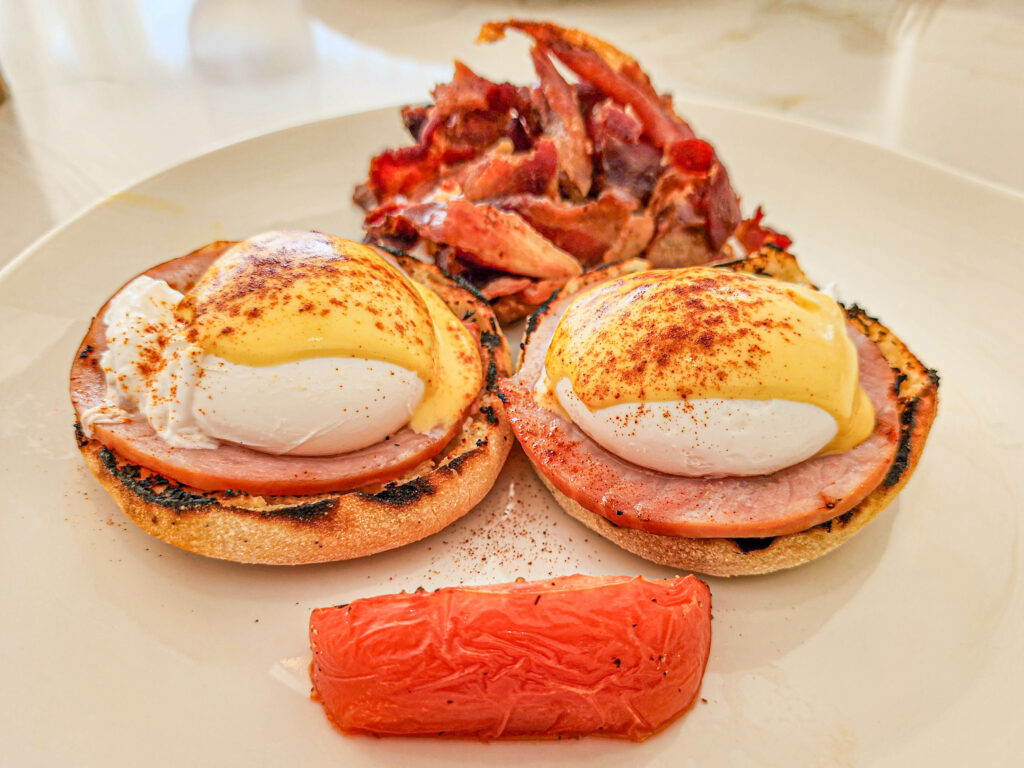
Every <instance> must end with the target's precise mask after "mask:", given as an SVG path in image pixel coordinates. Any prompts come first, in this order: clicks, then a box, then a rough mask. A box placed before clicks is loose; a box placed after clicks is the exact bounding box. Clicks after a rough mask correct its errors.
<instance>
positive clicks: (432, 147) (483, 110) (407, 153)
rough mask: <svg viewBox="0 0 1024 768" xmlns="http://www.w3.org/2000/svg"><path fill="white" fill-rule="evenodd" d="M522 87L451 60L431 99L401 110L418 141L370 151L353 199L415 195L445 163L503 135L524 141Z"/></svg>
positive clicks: (433, 180) (462, 159)
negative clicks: (448, 74)
mask: <svg viewBox="0 0 1024 768" xmlns="http://www.w3.org/2000/svg"><path fill="white" fill-rule="evenodd" d="M524 93H525V89H520V88H517V87H516V86H514V85H511V84H510V83H492V82H491V81H490V80H487V79H485V78H482V77H480V76H479V75H477V74H476V73H475V72H473V70H471V69H470V68H469V67H467V66H466V65H465V64H463V63H462V62H460V61H456V62H455V75H454V77H453V78H452V81H451V82H450V83H443V84H441V85H439V86H437V87H436V88H435V89H434V92H433V96H434V105H433V106H432V107H429V108H427V109H426V110H425V111H416V112H407V113H406V115H405V118H406V121H407V125H409V128H410V131H412V132H413V133H414V135H416V136H417V143H416V144H413V145H412V146H409V147H400V148H398V149H389V150H385V151H384V152H382V153H381V154H379V155H377V156H376V157H374V158H373V159H372V160H371V161H370V173H369V179H368V180H367V184H366V189H365V190H363V191H357V196H356V202H357V203H359V204H360V205H362V206H363V207H364V208H365V207H367V206H368V205H371V204H372V203H373V202H374V201H375V202H377V203H386V202H388V201H390V200H393V199H394V198H395V197H397V196H399V195H402V196H405V197H414V196H415V195H416V193H417V192H418V191H421V190H423V189H425V188H429V187H431V186H433V185H434V184H435V183H436V180H437V179H438V177H439V176H441V175H442V172H443V170H444V167H445V166H451V165H455V164H458V163H462V162H465V161H467V160H471V159H473V158H474V157H476V156H478V155H480V154H481V153H483V152H484V151H485V150H486V149H487V148H488V147H490V146H491V145H492V144H493V143H494V142H496V141H497V140H498V139H500V138H502V137H510V138H511V137H515V138H519V139H520V141H523V139H522V137H520V136H519V133H521V132H522V125H521V122H520V120H519V117H518V115H519V114H520V108H522V111H528V110H527V109H526V108H527V107H528V105H529V98H528V96H527V95H524Z"/></svg>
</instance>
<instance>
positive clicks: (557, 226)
mask: <svg viewBox="0 0 1024 768" xmlns="http://www.w3.org/2000/svg"><path fill="white" fill-rule="evenodd" d="M498 205H499V206H500V207H501V208H502V209H503V210H508V211H515V212H516V213H518V214H519V215H520V216H522V217H523V218H524V219H525V220H526V221H527V223H528V224H529V225H530V226H531V227H533V228H534V229H536V230H537V231H538V232H540V233H541V234H542V235H544V237H546V238H548V239H549V240H550V241H551V242H553V243H554V244H555V245H557V246H558V247H559V248H561V249H563V250H564V251H567V252H568V253H571V254H572V255H573V256H575V257H576V258H577V259H579V260H580V261H582V262H583V263H584V264H597V263H600V261H601V260H602V258H603V257H604V255H605V253H606V252H607V251H608V249H609V248H611V247H612V245H613V244H614V243H615V242H616V240H618V237H619V233H620V231H621V230H622V227H623V225H624V224H625V223H626V220H627V219H629V216H630V214H631V213H633V211H635V210H636V208H637V201H636V200H635V199H634V198H632V197H629V196H628V195H624V194H622V193H621V192H616V191H611V190H606V191H605V192H602V193H601V196H600V197H599V198H598V199H597V200H592V201H589V202H587V203H585V204H583V205H572V204H571V203H565V202H562V201H559V200H549V199H546V198H542V197H536V196H534V195H515V196H513V197H507V198H505V199H504V200H502V201H500V203H498Z"/></svg>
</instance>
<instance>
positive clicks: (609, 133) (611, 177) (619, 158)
mask: <svg viewBox="0 0 1024 768" xmlns="http://www.w3.org/2000/svg"><path fill="white" fill-rule="evenodd" d="M587 128H588V130H589V132H590V137H591V140H592V141H593V146H594V160H595V165H596V166H597V169H598V183H599V185H600V187H601V188H602V189H608V188H613V189H622V190H624V191H626V192H629V193H630V194H631V195H633V197H635V198H636V199H637V200H639V201H640V202H642V203H646V202H647V201H648V200H649V199H650V197H651V193H652V192H653V191H654V186H655V184H657V182H658V177H659V176H660V175H661V172H662V170H663V169H662V165H661V156H662V153H661V152H660V151H659V150H658V149H657V148H656V147H654V146H653V145H651V144H648V143H646V142H643V141H641V140H640V135H641V134H642V133H643V126H642V125H641V124H640V121H639V120H637V119H636V118H635V117H633V116H632V115H630V114H629V113H627V112H626V111H625V110H624V109H622V108H621V107H620V106H618V105H617V104H615V103H614V102H613V101H612V100H611V99H605V100H604V101H602V102H600V103H599V104H597V105H596V106H595V107H594V108H593V109H592V110H591V111H590V113H589V115H588V118H587Z"/></svg>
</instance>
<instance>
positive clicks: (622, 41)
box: [0, 0, 1024, 263]
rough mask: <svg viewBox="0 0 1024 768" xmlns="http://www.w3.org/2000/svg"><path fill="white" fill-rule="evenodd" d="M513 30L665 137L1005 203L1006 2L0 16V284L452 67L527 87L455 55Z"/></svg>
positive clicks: (317, 7) (305, 8) (1019, 81)
mask: <svg viewBox="0 0 1024 768" xmlns="http://www.w3.org/2000/svg"><path fill="white" fill-rule="evenodd" d="M512 15H515V16H519V17H525V18H541V19H546V20H553V21H556V22H560V23H563V24H566V25H569V26H575V27H580V28H582V29H585V30H587V31H589V32H592V33H594V34H597V35H598V36H600V37H604V38H607V39H608V40H610V41H611V42H613V43H614V44H615V45H617V46H618V47H621V48H622V49H624V50H625V51H627V52H629V53H631V54H633V55H634V56H635V57H636V58H637V59H638V60H639V62H640V64H641V65H642V66H643V67H644V68H645V69H646V70H647V71H648V73H649V74H650V75H651V77H652V79H653V81H654V84H655V86H656V87H657V88H658V89H659V90H662V91H668V92H672V93H674V94H675V96H676V102H677V106H678V108H679V111H680V113H681V114H683V115H684V116H685V115H686V102H687V101H702V102H713V103H716V104H724V105H729V106H735V107H739V108H743V109H749V110H756V111H761V112H766V113H771V114H775V115H780V116H783V117H785V118H789V119H793V120H798V121H802V122H807V123H812V124H815V125H818V126H821V127H825V128H828V129H832V130H836V131H839V132H841V133H844V134H847V135H852V136H855V137H858V138H861V139H864V140H866V141H869V142H872V143H875V144H878V145H881V146H884V147H888V148H891V149H894V150H897V151H900V152H904V153H907V154H911V155H913V156H916V157H919V158H922V159H924V160H927V161H930V162H933V163H937V164H940V165H943V166H946V167H948V168H950V169H952V170H955V171H957V172H961V173H965V174H968V175H971V176H974V177H976V178H978V179H980V180H983V181H985V182H988V183H992V184H996V185H999V186H1002V187H1004V188H1008V189H1011V190H1013V191H1015V192H1016V193H1024V150H1022V142H1021V138H1020V134H1021V126H1022V125H1024V3H1021V2H1019V1H1018V0H992V2H969V1H968V0H951V1H950V2H942V1H941V0H874V1H870V2H869V1H866V0H859V1H857V2H854V1H852V0H739V1H737V2H722V1H721V0H687V1H685V2H678V1H668V0H664V1H659V0H654V1H652V2H622V0H614V1H611V0H592V1H591V2H542V1H540V0H536V1H532V2H531V1H523V2H515V3H510V2H495V1H487V0H481V2H464V1H463V0H418V2H399V1H398V0H373V1H372V2H366V0H194V1H191V2H189V1H187V0H178V1H176V2H170V1H168V0H89V1H86V0H0V71H2V72H3V79H5V80H6V82H7V88H8V91H9V94H10V95H9V98H7V100H6V101H5V102H4V103H3V104H2V105H0V211H2V215H0V263H4V262H6V261H8V260H10V259H11V258H12V257H13V256H14V255H15V254H16V253H17V252H19V251H20V250H22V249H23V248H24V247H26V246H27V245H29V244H30V243H31V242H32V241H33V240H35V239H36V238H37V237H39V236H41V235H42V234H43V233H45V232H46V231H47V230H49V229H51V228H52V227H53V226H56V225H57V224H60V223H61V222H63V221H64V220H66V219H67V218H69V217H70V216H72V215H73V214H74V213H76V212H77V211H79V210H80V209H82V208H83V207H85V206H87V205H88V204H90V203H92V202H94V201H96V200H98V199H102V198H104V197H105V196H107V195H109V194H111V193H112V192H114V191H116V190H118V189H120V188H122V187H124V186H126V185H128V184H130V183H133V182H135V181H138V180H139V179H141V178H144V177H146V176H148V175H151V174H153V173H155V172H158V171H160V170H161V169H164V168H167V167H169V166H171V165H174V164H176V163H179V162H181V161H183V160H185V159H187V158H189V157H192V156H195V155H197V154H200V153H202V152H205V151H208V150H210V149H213V148H216V147H218V146H222V145H224V144H228V143H231V142H235V141H238V140H241V139H245V138H248V137H251V136H255V135H258V134H261V133H265V132H267V131H271V130H275V129H279V128H284V127H287V126H290V125H295V124H299V123H304V122H308V121H311V120H316V119H320V118H325V117H333V116H337V115H344V114H351V113H355V112H360V111H364V110H368V109H373V108H377V107H385V106H390V105H395V104H401V103H407V102H422V101H425V100H426V99H427V98H428V94H429V91H430V89H431V88H432V86H433V85H434V84H435V83H437V82H441V81H444V80H447V79H448V78H449V77H450V75H451V67H452V60H453V59H454V58H459V59H462V60H464V61H466V62H467V63H468V64H470V66H472V67H473V68H474V69H477V70H478V71H480V72H481V74H483V75H485V76H488V77H491V78H494V79H498V80H511V81H513V82H528V81H530V80H531V79H532V76H533V74H532V70H531V69H530V64H529V57H528V56H527V55H526V49H527V44H526V42H525V41H524V40H522V39H514V38H510V39H508V40H506V41H505V42H503V43H501V44H499V45H494V46H475V45H474V42H473V41H474V39H475V37H476V33H477V30H478V29H479V26H480V24H481V23H482V22H483V21H486V20H490V19H497V18H503V17H507V16H512ZM695 128H696V130H697V131H698V133H700V126H699V125H697V126H695ZM708 138H709V139H710V140H711V141H712V142H713V141H714V138H715V137H714V136H709V137H708ZM341 149H342V148H337V147H332V148H330V149H329V150H325V149H324V148H319V147H310V149H309V151H310V152H311V153H316V152H320V151H341ZM368 159H369V158H367V160H368ZM726 163H728V158H726ZM937 225H938V223H937Z"/></svg>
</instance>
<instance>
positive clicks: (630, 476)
mask: <svg viewBox="0 0 1024 768" xmlns="http://www.w3.org/2000/svg"><path fill="white" fill-rule="evenodd" d="M570 300H571V297H567V298H562V299H560V300H559V301H558V302H556V303H554V304H553V305H552V306H551V307H549V308H548V309H547V310H546V311H545V312H544V314H543V315H542V316H541V317H540V318H539V319H538V322H537V324H536V326H535V329H534V331H533V333H532V334H531V335H530V337H529V339H528V343H527V344H526V347H525V349H524V351H523V364H522V367H521V368H520V370H519V372H518V373H517V374H516V375H515V376H514V377H512V378H510V379H506V380H505V381H503V382H502V383H501V392H502V395H503V396H504V398H505V405H506V410H507V412H508V416H509V421H510V422H511V424H512V429H513V430H514V431H515V434H516V437H517V438H518V439H519V442H520V443H521V444H522V446H523V449H524V450H525V451H526V454H527V455H528V456H529V457H530V459H531V460H532V461H533V463H534V465H535V466H536V467H537V468H538V470H540V471H541V472H543V473H544V475H545V476H546V477H547V478H548V479H549V480H550V481H551V483H552V484H553V485H554V486H555V487H556V488H557V489H558V490H559V491H561V492H562V493H564V494H565V495H566V496H568V497H570V498H571V499H573V500H575V501H576V502H578V503H579V504H580V505H582V506H583V507H584V508H586V509H588V510H590V511H591V512H594V513H596V514H599V515H602V516H603V517H605V518H607V519H608V520H609V521H611V522H612V523H614V524H615V525H618V526H621V527H624V528H633V529H638V530H642V531H646V532H648V533H654V534H659V535H663V536H683V537H688V538H717V537H722V538H760V537H768V536H782V535H784V534H788V533H796V532H798V531H802V530H806V529H807V528H810V527H812V526H814V525H817V524H819V523H823V522H825V521H827V520H831V519H832V518H834V517H837V516H839V515H841V514H843V513H844V512H846V511H848V510H850V509H852V508H853V507H854V506H856V505H857V504H858V503H859V502H860V501H861V500H862V499H863V498H864V497H865V496H867V495H868V494H869V493H870V492H871V491H872V490H873V489H874V488H875V487H876V486H878V484H879V483H881V482H882V480H883V478H884V477H885V475H886V472H887V471H888V470H889V467H890V466H891V465H892V462H893V459H894V458H895V456H896V450H897V446H898V442H899V423H898V420H899V417H898V412H897V399H896V393H895V381H896V378H895V373H894V372H893V370H892V369H891V368H890V367H889V364H888V363H887V362H886V361H885V358H884V357H883V356H882V353H881V352H880V351H879V350H878V348H877V347H876V346H875V345H874V344H873V343H872V342H871V341H870V340H869V339H868V338H867V337H866V336H864V335H863V334H862V333H860V331H858V330H857V329H855V328H854V327H853V326H848V329H849V333H850V337H851V338H852V339H853V342H854V344H855V346H856V348H857V355H858V360H859V364H860V383H861V386H862V387H863V388H864V390H865V392H866V393H867V395H868V397H869V398H870V400H871V403H872V404H873V405H874V407H875V418H876V424H875V431H874V433H872V435H871V436H870V437H869V438H868V439H867V440H865V441H864V442H863V443H861V444H860V445H858V446H857V447H855V448H853V449H852V450H849V451H845V452H843V453H836V454H830V455H826V456H816V457H813V458H811V459H808V460H807V461H804V462H801V463H800V464H796V465H794V466H792V467H788V468H786V469H783V470H780V471H778V472H775V473H773V474H770V475H761V476H756V477H722V478H699V477H696V478H695V477H680V476H677V475H668V474H664V473H661V472H656V471H654V470H650V469H645V468H644V467H640V466H637V465H635V464H632V463H630V462H628V461H625V460H624V459H621V458H619V457H618V456H616V455H615V454H613V453H610V452H609V451H607V450H605V449H604V448H602V447H601V446H600V445H598V444H597V443H596V442H595V441H594V440H592V439H591V438H590V437H589V436H588V435H586V434H585V433H584V432H583V431H582V430H580V429H579V428H578V427H577V426H576V425H575V424H573V423H572V422H570V421H567V420H566V419H564V418H562V417H561V416H560V415H559V414H557V413H554V412H552V411H550V410H547V409H546V408H544V407H542V406H541V405H540V404H539V403H538V402H537V400H536V398H535V397H534V388H535V386H536V384H537V382H538V381H539V380H540V377H541V374H542V373H543V367H544V356H545V353H546V351H547V347H548V344H549V343H550V341H551V338H552V336H553V335H554V332H555V328H556V327H557V325H558V321H559V319H561V316H562V313H563V312H564V311H565V309H566V307H567V306H568V304H569V302H570Z"/></svg>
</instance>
